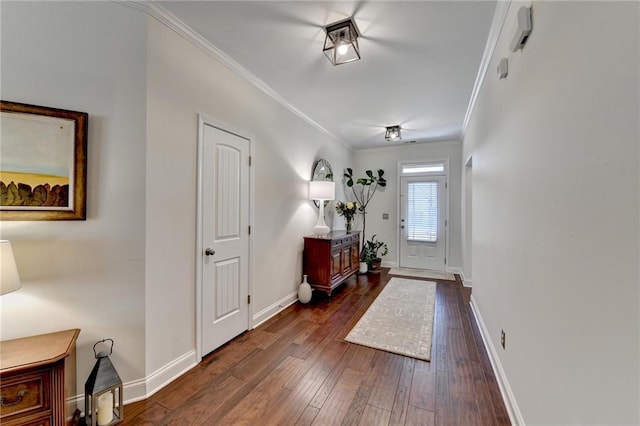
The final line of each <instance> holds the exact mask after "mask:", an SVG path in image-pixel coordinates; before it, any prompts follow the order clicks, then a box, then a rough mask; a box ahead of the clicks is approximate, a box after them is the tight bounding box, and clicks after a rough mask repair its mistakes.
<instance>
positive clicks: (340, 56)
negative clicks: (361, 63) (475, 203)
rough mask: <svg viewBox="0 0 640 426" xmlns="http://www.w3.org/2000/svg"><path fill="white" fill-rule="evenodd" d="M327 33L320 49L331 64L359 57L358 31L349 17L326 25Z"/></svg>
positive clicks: (354, 59) (342, 62)
mask: <svg viewBox="0 0 640 426" xmlns="http://www.w3.org/2000/svg"><path fill="white" fill-rule="evenodd" d="M324 30H325V32H326V33H327V36H326V38H325V39H324V48H323V49H322V51H323V52H324V54H325V55H326V56H327V58H329V61H330V62H331V63H332V64H333V65H340V64H346V63H347V62H353V61H357V60H359V59H360V46H358V37H359V36H360V33H359V32H358V28H357V27H356V23H355V22H354V21H353V20H352V19H351V18H349V19H345V20H343V21H340V22H336V23H333V24H331V25H327V26H326V27H325V28H324Z"/></svg>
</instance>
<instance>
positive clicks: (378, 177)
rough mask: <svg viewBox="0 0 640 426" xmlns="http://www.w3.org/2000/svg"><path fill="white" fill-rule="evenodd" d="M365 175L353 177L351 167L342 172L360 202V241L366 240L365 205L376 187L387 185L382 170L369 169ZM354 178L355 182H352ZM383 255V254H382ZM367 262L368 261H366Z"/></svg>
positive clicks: (363, 249) (362, 255)
mask: <svg viewBox="0 0 640 426" xmlns="http://www.w3.org/2000/svg"><path fill="white" fill-rule="evenodd" d="M365 175H366V176H365V177H359V178H354V177H353V169H351V168H347V169H346V172H345V173H344V178H345V181H346V184H347V186H348V187H349V188H351V190H352V191H353V195H354V197H355V198H356V201H357V202H358V203H360V211H362V241H363V242H364V241H366V239H365V237H366V230H367V205H368V204H369V202H370V201H371V199H372V198H373V195H374V194H375V193H376V190H377V189H378V187H380V188H384V187H385V186H387V180H386V179H385V178H384V170H382V169H378V171H377V172H376V173H375V174H374V173H373V172H372V171H371V170H367V171H365ZM354 179H355V182H356V184H355V185H354V184H353V181H354ZM383 256H384V255H383ZM365 257H366V253H365V244H363V245H362V253H360V258H361V259H363V261H366V260H365ZM367 263H369V262H367Z"/></svg>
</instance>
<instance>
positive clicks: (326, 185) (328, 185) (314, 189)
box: [309, 180, 336, 237]
mask: <svg viewBox="0 0 640 426" xmlns="http://www.w3.org/2000/svg"><path fill="white" fill-rule="evenodd" d="M335 197H336V184H335V182H331V181H328V180H312V181H311V182H309V198H310V199H311V200H318V201H319V202H320V212H319V213H318V223H317V224H316V226H315V227H314V228H313V233H314V234H315V235H317V236H319V237H324V236H325V235H327V234H328V233H329V227H328V226H327V224H326V223H325V222H324V202H325V201H330V200H333V199H335Z"/></svg>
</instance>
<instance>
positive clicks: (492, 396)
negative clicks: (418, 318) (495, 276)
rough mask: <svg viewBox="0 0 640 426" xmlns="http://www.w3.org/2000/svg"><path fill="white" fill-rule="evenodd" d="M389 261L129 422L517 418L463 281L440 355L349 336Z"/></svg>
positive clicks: (440, 305)
mask: <svg viewBox="0 0 640 426" xmlns="http://www.w3.org/2000/svg"><path fill="white" fill-rule="evenodd" d="M387 271H388V270H387V269H383V272H382V273H381V274H378V275H374V274H369V275H364V276H358V277H357V278H352V279H350V280H349V281H347V282H346V283H345V285H343V286H342V287H341V288H339V289H338V290H337V291H335V292H334V294H333V295H332V296H331V298H328V297H326V296H324V295H323V294H322V293H320V294H315V293H316V292H314V298H313V300H312V301H311V303H309V304H308V305H302V304H299V303H296V304H294V305H293V306H291V307H289V308H287V309H286V310H284V311H283V312H281V313H280V314H278V315H277V316H275V317H274V318H272V319H270V320H269V321H267V322H266V323H264V324H262V325H261V326H259V327H257V328H256V329H254V330H252V331H249V332H246V333H244V334H242V335H241V336H239V337H238V338H236V339H235V340H233V341H231V342H230V343H227V344H226V345H224V346H223V347H221V348H219V349H218V350H216V351H214V352H212V353H211V354H209V355H208V356H206V357H205V358H204V359H203V360H202V362H201V363H200V364H199V365H198V366H196V367H195V368H193V369H192V370H191V371H189V372H187V373H186V374H184V375H183V376H182V377H180V378H178V379H177V380H175V381H174V382H173V383H171V384H170V385H168V386H167V387H165V388H164V389H162V390H161V391H159V392H158V393H156V394H155V395H154V396H153V397H151V398H149V399H147V400H145V401H141V402H137V403H134V404H130V405H127V406H126V407H125V413H124V414H125V415H124V417H125V419H126V420H125V422H124V424H127V425H142V424H147V425H222V424H233V425H241V424H244V425H310V424H314V425H338V424H345V425H347V424H348V425H358V424H360V425H508V424H510V423H509V417H508V415H507V412H506V409H505V407H504V404H503V402H502V398H501V395H500V391H499V389H498V385H497V383H496V380H495V377H494V374H493V371H492V369H491V366H490V363H489V359H488V357H487V354H486V351H485V348H484V345H483V342H482V338H481V337H480V333H479V331H478V329H477V326H476V324H475V322H474V320H473V314H472V313H471V309H470V307H469V296H470V293H471V292H470V290H469V289H468V288H464V287H463V286H462V284H461V283H460V282H459V281H456V282H453V281H437V282H438V287H437V291H436V313H435V324H434V339H433V344H432V353H431V354H432V355H431V358H432V359H431V362H425V361H420V360H416V359H413V358H407V357H404V356H401V355H395V354H391V353H388V352H384V351H379V350H376V349H371V348H367V347H364V346H359V345H356V344H351V343H347V342H345V341H344V340H343V339H344V337H345V336H346V335H347V333H348V332H349V331H350V330H351V328H352V327H353V326H354V325H355V324H356V322H357V321H358V319H359V318H360V317H361V316H362V314H364V312H365V311H366V309H367V307H368V306H369V305H370V304H371V302H373V300H374V299H375V297H376V296H377V295H378V294H379V293H380V291H381V290H382V289H383V288H384V286H385V285H386V284H387V282H388V281H389V279H390V278H391V276H389V275H387Z"/></svg>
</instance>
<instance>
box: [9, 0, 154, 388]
mask: <svg viewBox="0 0 640 426" xmlns="http://www.w3.org/2000/svg"><path fill="white" fill-rule="evenodd" d="M1 7H2V18H1V19H2V21H1V28H2V29H1V31H2V48H1V52H2V68H1V71H2V80H1V83H2V86H1V87H2V99H3V100H9V101H14V102H22V103H27V104H34V105H41V106H48V107H56V108H62V109H70V110H74V111H83V112H87V113H89V134H88V178H87V220H86V221H43V222H7V221H4V222H0V231H1V234H2V235H1V237H2V238H3V239H9V240H11V243H12V245H13V247H14V252H15V256H16V262H17V264H18V269H19V273H20V276H21V279H22V285H23V287H22V289H20V290H19V291H17V292H15V293H11V294H8V295H5V296H2V297H1V298H0V304H1V307H2V309H1V313H0V318H1V321H2V324H1V333H2V336H1V337H2V339H11V338H16V337H23V336H29V335H35V334H41V333H47V332H53V331H59V330H65V329H69V328H80V329H82V331H81V333H80V336H79V339H78V344H77V372H78V375H77V377H78V389H77V391H78V392H79V393H83V392H84V382H85V380H86V378H87V377H88V375H89V372H90V370H91V368H92V367H93V364H94V363H95V359H94V355H93V350H92V347H93V344H94V343H95V342H96V341H98V340H101V339H103V338H107V337H110V338H113V339H114V340H115V347H114V354H113V356H112V360H113V363H114V364H115V365H116V367H117V369H118V371H119V373H120V375H121V377H122V379H123V380H124V381H129V380H133V379H138V378H141V377H143V376H144V372H145V365H144V354H145V347H144V344H143V342H144V280H145V269H144V250H145V249H144V245H145V199H144V188H145V137H146V136H145V124H144V123H145V92H146V88H145V44H146V22H147V20H146V15H145V14H143V13H141V12H138V11H135V10H133V9H130V8H126V7H122V6H120V5H117V4H115V3H110V2H86V3H85V2H83V3H80V2H65V3H52V2H43V3H36V2H2V5H1Z"/></svg>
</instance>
